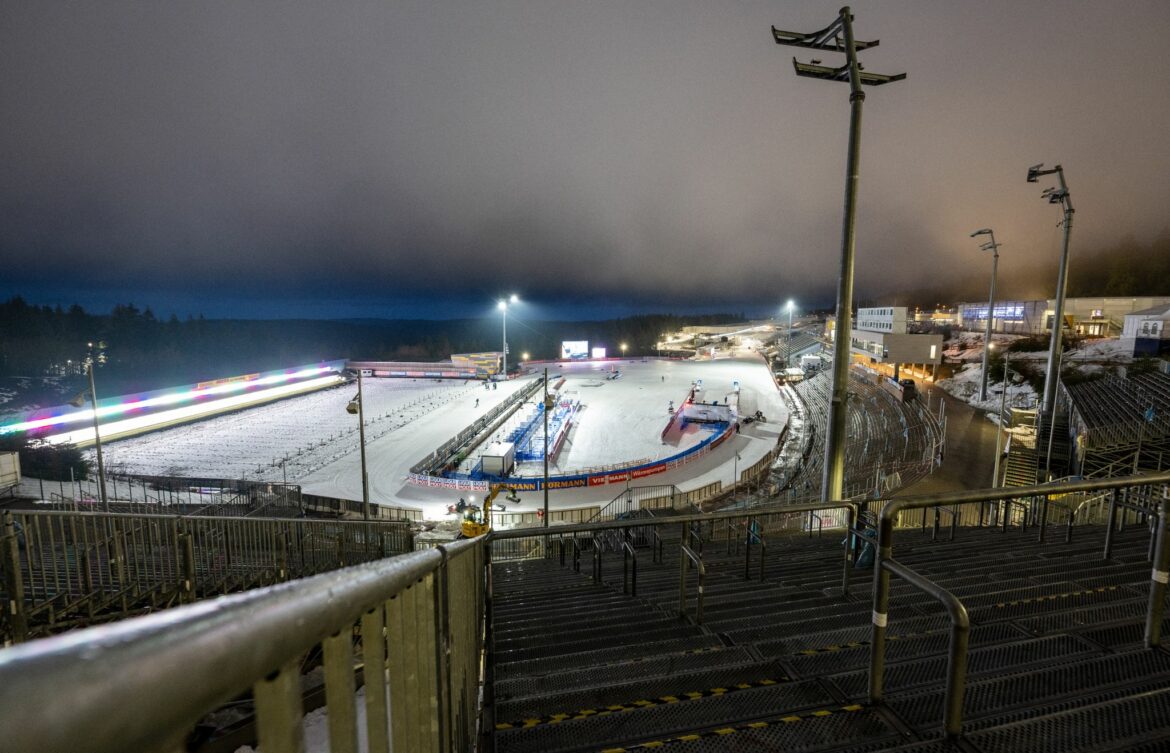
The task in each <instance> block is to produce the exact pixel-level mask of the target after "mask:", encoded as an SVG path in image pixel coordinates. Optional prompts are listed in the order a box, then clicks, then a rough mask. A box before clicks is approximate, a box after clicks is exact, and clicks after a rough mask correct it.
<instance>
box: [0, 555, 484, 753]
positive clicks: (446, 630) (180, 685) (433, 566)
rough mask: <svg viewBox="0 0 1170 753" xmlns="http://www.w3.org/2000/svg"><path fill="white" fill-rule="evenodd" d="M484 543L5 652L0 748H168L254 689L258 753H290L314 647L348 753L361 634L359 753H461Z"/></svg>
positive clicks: (471, 729) (476, 646) (469, 719)
mask: <svg viewBox="0 0 1170 753" xmlns="http://www.w3.org/2000/svg"><path fill="white" fill-rule="evenodd" d="M482 544H483V540H482V538H481V539H475V540H470V541H460V542H455V543H453V544H450V545H447V546H443V547H438V548H435V549H426V550H422V551H417V552H411V553H408V554H404V555H401V556H398V557H393V558H389V559H382V560H379V561H377V562H370V563H366V564H362V565H357V566H354V567H350V568H345V569H342V570H335V571H332V572H329V573H325V574H323V575H317V576H314V577H311V578H305V579H303V580H299V581H295V582H291V583H281V584H278V585H274V586H269V587H267V588H260V589H255V590H252V591H247V592H244V593H239V594H234V595H231V596H226V597H223V598H221V599H216V600H214V601H203V602H199V603H196V604H190V605H185V606H182V607H176V608H175V609H170V610H165V611H162V612H158V613H156V614H152V615H148V616H145V617H139V618H135V619H131V620H125V621H123V622H118V623H114V624H111V625H103V626H99V627H94V628H89V629H87V630H83V631H77V632H72V633H67V634H64V635H59V636H55V637H50V638H45V639H43V640H38V641H33V642H31V643H27V644H21V645H17V646H14V647H11V648H7V649H4V650H3V651H0V740H3V745H4V749H5V750H13V751H18V750H19V751H25V750H28V751H33V750H35V751H42V752H44V753H56V752H58V751H60V752H61V753H65V752H69V753H75V752H76V751H82V750H84V751H87V752H88V753H124V751H131V750H132V751H175V750H181V749H183V744H184V743H183V741H184V738H185V737H186V735H187V734H188V732H189V731H190V730H191V729H192V728H193V727H194V725H195V724H196V723H197V722H198V721H199V720H200V719H201V718H202V717H203V716H205V715H206V714H207V713H208V712H210V711H212V710H214V709H215V708H217V707H218V706H220V705H222V704H223V703H225V702H227V701H229V700H231V699H232V698H235V697H237V696H239V695H240V694H242V693H244V692H246V691H247V690H248V689H249V688H251V689H252V692H253V694H254V697H255V701H256V708H257V720H256V721H257V728H258V733H259V743H260V746H261V747H262V748H263V749H265V750H270V751H298V750H303V739H302V699H301V690H300V682H299V673H300V664H301V660H302V658H303V656H304V654H305V653H306V652H308V651H310V650H311V649H313V648H314V646H316V645H317V644H319V643H321V644H323V646H324V656H325V676H326V699H327V704H328V705H327V711H328V718H329V725H330V739H331V741H332V748H333V750H356V749H357V748H356V746H357V725H356V722H355V721H354V720H355V712H356V709H355V708H354V703H355V698H354V692H353V691H354V673H353V667H354V665H355V662H357V661H358V660H359V659H358V657H355V655H354V646H353V638H354V634H355V628H356V627H358V626H360V634H361V636H362V641H361V656H360V661H361V663H363V664H364V667H365V672H364V679H365V689H366V711H367V734H368V739H369V750H370V751H371V753H387V752H388V751H389V750H390V743H391V741H392V742H393V749H394V750H409V751H418V752H420V753H424V752H426V753H431V752H435V753H437V752H438V751H444V750H470V749H471V748H472V747H474V737H475V729H476V726H477V722H476V715H477V711H476V709H477V708H478V703H477V695H478V684H479V662H480V654H481V650H482V634H483V633H482V627H483V604H484V598H483V596H484V588H483V585H484V584H483V572H484V549H483V546H482ZM374 668H377V670H376V671H374ZM144 703H147V704H148V705H149V708H148V709H146V710H144V706H143V704H144ZM63 710H64V711H63ZM391 720H393V725H391Z"/></svg>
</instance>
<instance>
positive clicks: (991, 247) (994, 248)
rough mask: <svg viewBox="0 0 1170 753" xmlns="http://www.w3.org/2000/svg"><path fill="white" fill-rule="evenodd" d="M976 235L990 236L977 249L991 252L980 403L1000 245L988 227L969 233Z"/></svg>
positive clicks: (983, 395)
mask: <svg viewBox="0 0 1170 753" xmlns="http://www.w3.org/2000/svg"><path fill="white" fill-rule="evenodd" d="M977 235H990V236H991V240H990V241H988V242H987V243H984V244H983V245H982V246H980V247H979V248H981V249H982V250H984V251H990V252H991V293H990V294H989V295H988V296H987V329H986V330H985V334H984V336H983V376H982V377H980V379H979V402H981V403H982V402H986V401H987V358H988V353H989V352H990V351H991V320H992V318H993V317H994V316H995V273H996V271H997V269H998V267H999V245H1000V244H998V243H996V242H995V231H994V230H992V229H991V228H989V227H985V228H983V229H982V230H976V231H975V232H974V233H971V237H972V238H974V237H975V236H977Z"/></svg>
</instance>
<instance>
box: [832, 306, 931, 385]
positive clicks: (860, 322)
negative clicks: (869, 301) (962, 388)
mask: <svg viewBox="0 0 1170 753" xmlns="http://www.w3.org/2000/svg"><path fill="white" fill-rule="evenodd" d="M908 319H909V317H908V316H907V309H906V307H905V306H885V307H880V308H863V309H858V310H857V316H856V317H855V320H854V321H856V323H857V325H856V327H854V329H853V334H852V340H851V342H850V351H851V352H852V353H853V356H854V358H855V359H856V360H859V361H861V362H862V363H864V364H865V365H867V366H870V367H871V368H872V367H876V366H878V365H881V364H886V365H888V366H889V367H892V369H893V375H894V377H895V378H897V376H898V374H899V371H900V370H901V368H902V366H904V365H910V366H922V367H925V366H926V365H928V364H929V365H930V366H931V367H932V369H931V370H932V371H933V367H935V366H938V364H940V363H942V349H943V348H942V345H943V336H942V335H912V334H908V333H907V324H906V323H907V321H908ZM924 370H925V369H924Z"/></svg>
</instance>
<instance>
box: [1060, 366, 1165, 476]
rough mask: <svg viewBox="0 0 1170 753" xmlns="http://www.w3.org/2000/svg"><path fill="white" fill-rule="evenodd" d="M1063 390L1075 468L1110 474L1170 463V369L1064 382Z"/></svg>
mask: <svg viewBox="0 0 1170 753" xmlns="http://www.w3.org/2000/svg"><path fill="white" fill-rule="evenodd" d="M1060 396H1061V399H1062V404H1063V406H1064V407H1065V409H1066V411H1067V412H1068V414H1069V432H1070V434H1071V442H1072V444H1073V445H1074V446H1075V447H1076V453H1075V455H1074V457H1073V458H1072V467H1071V471H1072V472H1074V473H1077V474H1078V475H1081V476H1084V477H1086V478H1108V477H1110V476H1118V475H1128V474H1129V473H1135V472H1137V471H1139V470H1147V471H1157V470H1161V469H1162V468H1166V467H1170V375H1167V374H1162V373H1153V374H1145V375H1141V376H1137V377H1131V378H1121V377H1115V376H1107V377H1104V378H1102V379H1097V380H1093V381H1090V382H1082V383H1080V384H1074V385H1065V384H1063V383H1062V384H1061V391H1060Z"/></svg>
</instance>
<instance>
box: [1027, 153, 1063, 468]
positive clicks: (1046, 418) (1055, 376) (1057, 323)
mask: <svg viewBox="0 0 1170 753" xmlns="http://www.w3.org/2000/svg"><path fill="white" fill-rule="evenodd" d="M1053 173H1055V174H1056V177H1057V180H1059V181H1060V186H1059V187H1054V188H1048V189H1045V190H1044V192H1043V193H1041V194H1040V196H1041V198H1044V199H1048V203H1049V204H1060V207H1061V210H1062V212H1063V213H1064V221H1063V222H1062V223H1061V224H1062V225H1063V226H1064V246H1063V249H1062V250H1061V253H1060V271H1059V272H1058V273H1057V275H1056V307H1055V310H1054V311H1053V312H1052V335H1051V337H1050V338H1049V341H1048V371H1047V373H1045V375H1044V402H1043V403H1042V404H1041V408H1040V415H1041V420H1042V421H1043V422H1045V423H1044V425H1045V426H1047V427H1049V430H1048V451H1047V452H1046V453H1045V458H1044V477H1045V479H1046V480H1047V478H1048V477H1049V476H1050V475H1051V469H1052V434H1053V432H1052V427H1053V425H1054V421H1053V419H1054V417H1055V412H1056V385H1057V384H1058V383H1059V382H1060V348H1061V339H1062V337H1063V334H1064V298H1065V293H1066V292H1067V289H1068V244H1069V234H1070V233H1071V232H1072V218H1073V212H1074V211H1075V210H1074V209H1073V205H1072V198H1071V197H1070V196H1069V191H1068V184H1066V183H1065V182H1064V168H1063V167H1061V166H1060V165H1057V166H1055V167H1053V168H1052V169H1051V170H1045V169H1044V163H1043V162H1041V163H1040V164H1038V165H1032V166H1031V167H1029V168H1028V182H1029V183H1037V182H1039V180H1040V176H1042V175H1052V174H1053Z"/></svg>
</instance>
